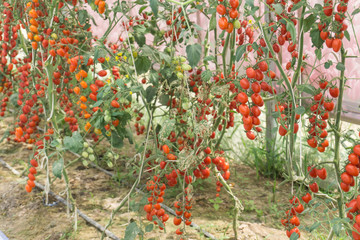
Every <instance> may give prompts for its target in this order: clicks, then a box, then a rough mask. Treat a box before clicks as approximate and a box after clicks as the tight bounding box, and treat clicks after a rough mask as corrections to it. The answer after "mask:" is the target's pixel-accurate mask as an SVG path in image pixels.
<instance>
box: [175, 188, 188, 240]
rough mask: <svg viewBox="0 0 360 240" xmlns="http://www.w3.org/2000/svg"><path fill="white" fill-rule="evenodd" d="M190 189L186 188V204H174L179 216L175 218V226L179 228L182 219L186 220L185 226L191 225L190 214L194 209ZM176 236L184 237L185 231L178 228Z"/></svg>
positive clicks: (177, 202)
mask: <svg viewBox="0 0 360 240" xmlns="http://www.w3.org/2000/svg"><path fill="white" fill-rule="evenodd" d="M189 192H190V190H189V188H185V189H184V193H185V204H181V202H179V201H176V202H175V203H174V207H175V209H176V210H175V213H176V215H177V217H174V225H175V226H179V225H180V224H181V222H182V219H184V221H185V225H186V226H189V225H190V224H191V220H190V218H191V213H190V209H191V208H192V205H191V199H190V197H189ZM176 234H177V235H182V234H183V230H182V229H180V228H178V229H177V230H176Z"/></svg>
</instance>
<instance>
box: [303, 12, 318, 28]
mask: <svg viewBox="0 0 360 240" xmlns="http://www.w3.org/2000/svg"><path fill="white" fill-rule="evenodd" d="M315 21H316V15H314V14H311V15H309V16H308V17H307V18H305V19H304V26H303V31H304V32H308V31H309V30H310V28H311V26H312V25H313V24H314V22H315Z"/></svg>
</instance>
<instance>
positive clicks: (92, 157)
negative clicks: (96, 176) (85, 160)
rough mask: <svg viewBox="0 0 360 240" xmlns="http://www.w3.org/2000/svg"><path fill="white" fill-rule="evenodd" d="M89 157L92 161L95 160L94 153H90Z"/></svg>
mask: <svg viewBox="0 0 360 240" xmlns="http://www.w3.org/2000/svg"><path fill="white" fill-rule="evenodd" d="M89 159H90V161H92V162H93V161H95V156H94V154H90V155H89Z"/></svg>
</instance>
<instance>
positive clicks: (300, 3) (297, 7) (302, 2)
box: [291, 1, 305, 12]
mask: <svg viewBox="0 0 360 240" xmlns="http://www.w3.org/2000/svg"><path fill="white" fill-rule="evenodd" d="M304 4H305V1H300V2H298V3H297V4H295V5H294V6H293V7H292V8H291V12H294V11H296V10H298V9H299V8H301V7H302V6H304Z"/></svg>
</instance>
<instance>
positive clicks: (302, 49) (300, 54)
mask: <svg viewBox="0 0 360 240" xmlns="http://www.w3.org/2000/svg"><path fill="white" fill-rule="evenodd" d="M305 9H306V7H303V8H302V11H301V17H300V23H299V29H300V39H299V45H300V49H299V57H298V61H297V64H298V65H297V68H296V71H295V74H294V77H293V81H292V87H293V88H295V86H296V83H297V82H298V78H299V76H300V73H301V65H302V62H303V52H304V31H303V25H304V14H305Z"/></svg>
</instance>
